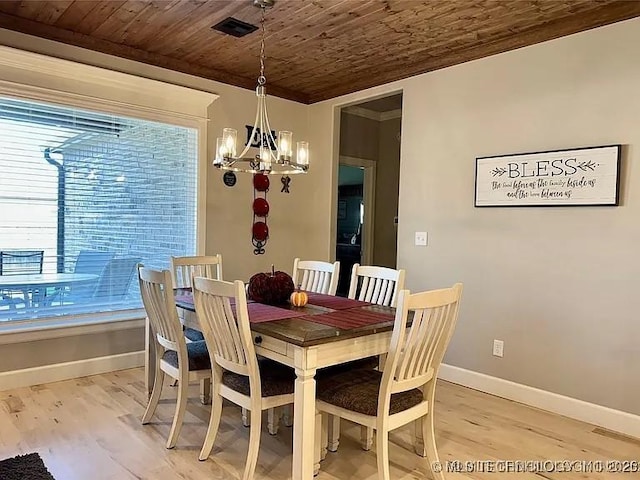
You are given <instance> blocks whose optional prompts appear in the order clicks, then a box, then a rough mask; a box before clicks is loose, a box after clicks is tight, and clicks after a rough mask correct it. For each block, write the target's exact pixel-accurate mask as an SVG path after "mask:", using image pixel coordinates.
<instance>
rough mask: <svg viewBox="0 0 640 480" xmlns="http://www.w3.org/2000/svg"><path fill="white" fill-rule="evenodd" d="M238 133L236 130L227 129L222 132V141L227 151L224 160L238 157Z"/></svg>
mask: <svg viewBox="0 0 640 480" xmlns="http://www.w3.org/2000/svg"><path fill="white" fill-rule="evenodd" d="M237 138H238V131H237V130H236V129H235V128H225V129H223V130H222V139H223V142H224V146H225V149H226V152H225V157H224V158H233V157H235V156H236V141H237Z"/></svg>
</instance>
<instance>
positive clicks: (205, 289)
mask: <svg viewBox="0 0 640 480" xmlns="http://www.w3.org/2000/svg"><path fill="white" fill-rule="evenodd" d="M193 294H194V303H195V307H196V312H197V315H198V319H199V320H200V324H201V327H202V333H203V334H204V337H205V341H206V342H207V346H208V347H209V348H210V352H209V353H210V354H211V356H212V359H213V360H214V361H215V362H216V363H217V364H218V365H220V366H221V367H222V368H224V369H225V370H230V371H232V372H235V373H238V374H241V375H246V376H250V372H251V371H252V370H254V369H255V371H256V372H257V363H256V355H255V350H254V348H253V341H252V337H251V331H250V326H249V316H248V313H247V300H246V296H245V290H244V285H243V283H242V282H241V281H236V282H233V283H231V282H224V281H221V280H215V279H209V278H204V277H194V285H193ZM232 300H234V302H235V307H236V308H235V310H236V312H235V313H234V309H233V308H232V306H231V301H232ZM252 360H253V362H252Z"/></svg>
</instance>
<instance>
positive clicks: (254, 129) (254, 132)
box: [238, 97, 260, 158]
mask: <svg viewBox="0 0 640 480" xmlns="http://www.w3.org/2000/svg"><path fill="white" fill-rule="evenodd" d="M259 117H260V97H258V109H257V110H256V119H255V120H254V121H253V129H252V130H251V135H250V136H249V141H248V142H247V144H246V145H245V146H244V150H242V153H241V154H240V155H238V158H244V156H245V155H246V153H247V152H248V151H249V149H250V148H251V141H252V140H253V139H254V138H255V136H256V129H257V126H258V119H259Z"/></svg>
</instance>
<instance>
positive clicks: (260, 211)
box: [253, 197, 269, 217]
mask: <svg viewBox="0 0 640 480" xmlns="http://www.w3.org/2000/svg"><path fill="white" fill-rule="evenodd" d="M253 213H255V214H256V216H257V217H266V216H267V215H268V214H269V202H267V201H266V200H265V199H264V198H262V197H258V198H256V199H255V200H254V201H253Z"/></svg>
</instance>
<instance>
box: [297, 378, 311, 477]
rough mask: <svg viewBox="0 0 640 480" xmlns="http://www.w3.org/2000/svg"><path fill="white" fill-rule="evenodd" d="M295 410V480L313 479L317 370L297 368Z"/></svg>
mask: <svg viewBox="0 0 640 480" xmlns="http://www.w3.org/2000/svg"><path fill="white" fill-rule="evenodd" d="M296 375H297V378H296V382H295V394H294V395H295V400H294V401H295V403H294V405H295V408H294V409H293V480H310V479H312V478H313V473H314V472H313V470H314V463H315V459H314V456H315V455H314V453H315V445H314V443H315V437H316V436H315V426H316V425H315V423H316V381H315V379H314V378H313V377H314V375H315V369H312V370H301V369H298V368H296Z"/></svg>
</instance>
